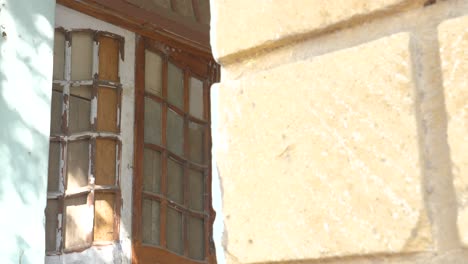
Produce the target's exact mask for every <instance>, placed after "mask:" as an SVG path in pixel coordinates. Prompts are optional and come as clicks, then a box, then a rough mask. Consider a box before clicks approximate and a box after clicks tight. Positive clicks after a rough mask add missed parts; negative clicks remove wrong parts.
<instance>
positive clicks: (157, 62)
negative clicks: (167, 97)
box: [145, 50, 162, 96]
mask: <svg viewBox="0 0 468 264" xmlns="http://www.w3.org/2000/svg"><path fill="white" fill-rule="evenodd" d="M145 90H146V91H147V92H148V93H152V94H155V95H158V96H162V59H161V56H159V55H158V54H156V53H154V52H151V51H149V50H145Z"/></svg>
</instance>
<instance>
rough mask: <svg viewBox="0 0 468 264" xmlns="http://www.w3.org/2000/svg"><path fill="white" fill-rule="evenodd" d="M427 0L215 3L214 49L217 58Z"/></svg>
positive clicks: (218, 0) (246, 0)
mask: <svg viewBox="0 0 468 264" xmlns="http://www.w3.org/2000/svg"><path fill="white" fill-rule="evenodd" d="M422 2H425V1H424V0H379V1H363V0H326V1H324V0H294V1H284V0H255V1H252V0H215V1H211V3H212V5H211V9H212V21H211V28H212V31H211V39H212V41H211V45H212V47H213V52H214V56H215V57H216V58H221V59H222V58H224V57H226V56H229V55H232V54H234V53H237V52H240V51H243V50H248V49H251V48H254V47H258V46H263V45H267V44H269V43H272V42H275V41H278V40H281V39H285V38H290V37H293V38H294V37H298V36H299V35H303V34H308V33H312V32H319V31H322V30H324V29H331V28H337V27H342V26H346V25H348V24H350V23H354V22H357V21H365V20H366V19H368V18H369V17H377V16H382V14H384V13H386V12H389V11H392V10H403V9H405V8H410V7H413V6H421V5H422Z"/></svg>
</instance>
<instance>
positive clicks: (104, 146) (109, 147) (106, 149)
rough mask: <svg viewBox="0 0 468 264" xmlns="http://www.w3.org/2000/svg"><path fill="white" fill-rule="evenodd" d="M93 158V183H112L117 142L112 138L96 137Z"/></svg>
mask: <svg viewBox="0 0 468 264" xmlns="http://www.w3.org/2000/svg"><path fill="white" fill-rule="evenodd" d="M95 159H96V160H95V164H94V170H95V171H94V173H95V178H96V180H95V183H96V184H97V185H114V184H115V178H116V175H115V174H116V168H115V167H116V159H117V142H116V141H115V140H113V139H104V138H98V139H96V157H95Z"/></svg>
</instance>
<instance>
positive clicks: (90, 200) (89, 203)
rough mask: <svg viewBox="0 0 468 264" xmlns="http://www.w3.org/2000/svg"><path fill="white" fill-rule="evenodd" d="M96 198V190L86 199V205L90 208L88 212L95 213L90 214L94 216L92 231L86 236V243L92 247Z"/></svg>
mask: <svg viewBox="0 0 468 264" xmlns="http://www.w3.org/2000/svg"><path fill="white" fill-rule="evenodd" d="M94 197H95V193H94V190H91V191H90V192H89V193H88V195H87V199H86V205H87V206H88V210H90V211H92V212H93V213H92V214H90V215H92V217H93V219H92V223H93V224H92V225H93V226H92V228H91V229H90V231H89V232H88V233H87V234H86V243H87V245H88V246H91V245H92V244H93V236H94V219H95V217H94V200H95V199H94Z"/></svg>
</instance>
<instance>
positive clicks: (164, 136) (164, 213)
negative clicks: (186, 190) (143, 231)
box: [143, 54, 168, 248]
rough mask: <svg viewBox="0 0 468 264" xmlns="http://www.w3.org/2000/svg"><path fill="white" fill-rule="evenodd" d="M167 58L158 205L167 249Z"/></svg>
mask: <svg viewBox="0 0 468 264" xmlns="http://www.w3.org/2000/svg"><path fill="white" fill-rule="evenodd" d="M143 55H144V54H143ZM167 74H168V58H167V57H164V60H163V67H162V82H163V83H162V97H163V98H164V102H163V103H162V105H161V106H162V117H161V121H162V124H161V144H162V146H163V147H164V151H163V153H162V155H161V157H162V161H161V192H162V194H163V196H164V199H163V200H162V201H161V204H160V209H161V210H160V215H159V217H160V218H159V219H160V232H159V233H160V242H161V246H162V247H163V248H166V247H167V239H166V237H167V236H166V229H167V228H166V226H167V177H168V176H167V159H168V152H167V111H168V109H167V108H168V106H167V102H166V100H167V94H168V91H167V90H168V87H167V85H168V80H167V78H168V76H167Z"/></svg>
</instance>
